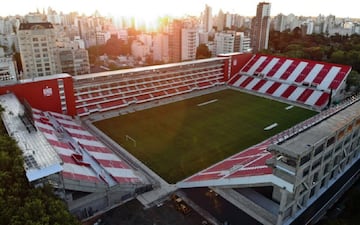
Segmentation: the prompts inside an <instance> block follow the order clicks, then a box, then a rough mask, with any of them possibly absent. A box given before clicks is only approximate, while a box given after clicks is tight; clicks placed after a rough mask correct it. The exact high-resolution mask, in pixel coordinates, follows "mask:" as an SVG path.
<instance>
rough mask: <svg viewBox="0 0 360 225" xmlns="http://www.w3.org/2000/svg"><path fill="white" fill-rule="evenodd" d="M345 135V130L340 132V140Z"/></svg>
mask: <svg viewBox="0 0 360 225" xmlns="http://www.w3.org/2000/svg"><path fill="white" fill-rule="evenodd" d="M344 134H345V130H342V131H340V132H339V134H338V140H339V139H341V138H342V137H344Z"/></svg>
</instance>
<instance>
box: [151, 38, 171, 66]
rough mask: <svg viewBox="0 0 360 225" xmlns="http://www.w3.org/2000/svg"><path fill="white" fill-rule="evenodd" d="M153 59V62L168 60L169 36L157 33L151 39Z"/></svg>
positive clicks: (165, 61)
mask: <svg viewBox="0 0 360 225" xmlns="http://www.w3.org/2000/svg"><path fill="white" fill-rule="evenodd" d="M153 60H154V62H155V63H167V62H169V36H168V35H167V34H163V33H157V34H155V36H154V39H153Z"/></svg>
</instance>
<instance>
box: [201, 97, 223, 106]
mask: <svg viewBox="0 0 360 225" xmlns="http://www.w3.org/2000/svg"><path fill="white" fill-rule="evenodd" d="M217 101H218V99H213V100H210V101H207V102H203V103H199V104H197V106H203V105H207V104H210V103H214V102H217Z"/></svg>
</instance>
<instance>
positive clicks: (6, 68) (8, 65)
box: [0, 47, 17, 84]
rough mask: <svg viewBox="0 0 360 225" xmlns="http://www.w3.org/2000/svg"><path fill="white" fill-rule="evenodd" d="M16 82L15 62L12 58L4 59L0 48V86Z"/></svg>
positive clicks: (2, 50) (3, 53)
mask: <svg viewBox="0 0 360 225" xmlns="http://www.w3.org/2000/svg"><path fill="white" fill-rule="evenodd" d="M16 80H17V68H16V62H15V60H14V59H13V58H12V57H6V56H5V52H4V49H3V48H1V47H0V84H7V82H8V81H10V82H11V81H16Z"/></svg>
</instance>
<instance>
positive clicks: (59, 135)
mask: <svg viewBox="0 0 360 225" xmlns="http://www.w3.org/2000/svg"><path fill="white" fill-rule="evenodd" d="M350 70H351V68H350V67H349V66H344V65H338V64H329V63H324V62H316V61H309V60H301V59H292V58H285V57H277V56H271V55H262V54H255V55H253V54H249V53H247V54H242V53H234V54H226V55H219V56H218V57H216V58H211V59H203V60H196V61H190V62H183V63H174V64H166V65H159V66H150V67H143V68H134V69H126V70H119V71H108V72H103V73H96V74H87V75H82V76H74V77H71V76H70V75H67V74H58V75H53V76H48V77H38V78H34V79H31V80H23V81H20V82H17V83H14V84H12V85H6V86H2V87H0V94H2V96H1V99H0V103H1V105H2V107H3V108H4V109H5V111H4V113H3V116H2V118H3V121H4V123H5V125H6V128H7V130H8V132H9V134H10V135H11V136H13V137H14V138H15V139H16V140H17V141H18V143H19V147H20V148H21V149H22V150H23V154H24V159H25V170H26V174H27V177H28V179H29V181H30V182H32V183H34V184H35V185H40V184H41V183H43V182H44V181H46V182H49V183H51V184H53V186H54V187H55V188H56V189H57V190H58V194H59V195H60V196H61V197H63V198H64V199H65V200H66V201H67V202H68V206H69V209H70V211H71V212H73V213H74V214H76V215H78V216H79V217H80V218H84V217H88V216H91V215H92V214H94V213H96V212H97V211H100V210H104V209H109V208H111V207H113V206H115V205H118V204H121V203H123V202H125V201H127V200H128V199H131V198H132V197H134V196H136V195H137V194H139V193H142V192H144V191H147V190H149V189H152V188H156V183H154V181H153V180H152V179H151V177H150V176H148V175H147V174H146V173H144V171H141V170H140V169H139V168H138V167H137V166H136V165H134V164H133V163H132V162H131V161H129V160H128V159H127V158H126V157H124V156H123V155H122V154H121V153H120V152H118V151H117V150H116V148H117V146H114V145H111V144H109V143H108V142H106V141H105V140H103V138H101V137H99V136H97V135H96V134H94V133H93V132H92V131H91V130H90V129H89V127H88V126H87V125H86V123H84V121H85V120H91V118H93V117H101V116H102V115H103V114H104V113H112V114H113V115H114V116H115V115H119V110H123V109H129V111H130V112H131V109H132V108H134V107H142V108H146V107H154V105H158V104H165V103H167V102H169V101H178V100H182V99H183V96H184V94H186V93H200V94H201V93H202V92H203V91H204V90H210V89H215V88H216V87H221V88H232V89H236V90H240V91H244V92H247V93H251V94H256V95H259V96H263V97H267V98H271V99H274V100H278V101H283V102H287V103H289V104H290V105H297V106H301V107H305V108H309V109H312V110H316V111H318V112H319V114H318V115H317V116H315V117H313V118H310V119H308V120H306V121H303V122H302V123H300V124H298V125H296V126H294V127H292V128H290V129H288V130H286V131H283V132H282V133H280V134H277V135H275V136H274V137H271V138H269V139H268V140H265V141H263V142H262V143H259V144H257V145H255V146H252V147H250V148H249V149H246V150H244V151H241V152H239V153H237V154H235V155H233V156H231V157H229V158H227V159H225V160H223V161H221V162H219V163H217V164H215V165H213V166H211V167H209V168H207V169H205V170H203V171H200V172H198V173H197V174H194V175H193V176H190V177H189V178H186V179H184V180H183V181H180V182H178V183H177V186H178V187H179V188H193V187H210V188H212V189H213V190H214V191H216V192H217V193H219V194H220V195H221V196H222V197H224V198H225V199H227V200H228V201H230V202H231V203H233V204H234V205H236V206H237V207H239V208H240V209H242V210H243V211H244V212H246V213H247V214H249V215H250V216H252V217H254V218H255V219H256V220H258V221H259V222H261V223H263V224H307V223H311V222H315V221H317V220H318V219H319V218H320V217H321V216H322V215H323V214H324V213H325V212H326V210H327V209H328V208H329V207H330V206H331V205H332V204H333V203H334V202H335V201H336V200H337V199H338V198H339V197H340V196H341V194H342V193H343V192H344V191H345V190H346V189H347V188H348V187H349V186H351V184H352V182H354V181H355V180H356V178H357V176H358V172H359V169H358V168H359V151H360V148H359V129H360V127H359V125H360V122H359V121H360V103H358V99H357V98H356V97H354V98H351V99H347V100H346V101H343V99H344V97H345V96H344V92H345V91H344V90H345V85H346V84H345V80H346V78H347V75H348V74H349V72H350ZM334 102H340V103H339V104H337V105H336V106H333V105H332V103H334ZM150 103H151V104H150ZM31 140H33V141H31ZM252 187H271V188H272V196H271V197H270V198H265V197H264V196H262V195H261V194H259V193H257V192H256V191H254V190H253V189H252Z"/></svg>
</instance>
